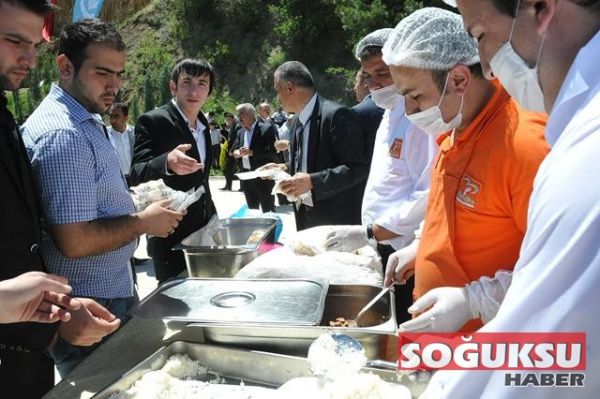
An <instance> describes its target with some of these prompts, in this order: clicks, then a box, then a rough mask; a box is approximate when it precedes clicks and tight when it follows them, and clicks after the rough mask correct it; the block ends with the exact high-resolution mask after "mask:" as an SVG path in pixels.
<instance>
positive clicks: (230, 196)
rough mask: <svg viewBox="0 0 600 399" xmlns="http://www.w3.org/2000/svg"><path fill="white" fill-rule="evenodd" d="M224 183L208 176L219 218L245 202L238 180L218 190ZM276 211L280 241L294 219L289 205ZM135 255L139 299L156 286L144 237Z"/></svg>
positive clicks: (290, 229) (222, 178)
mask: <svg viewBox="0 0 600 399" xmlns="http://www.w3.org/2000/svg"><path fill="white" fill-rule="evenodd" d="M224 185H225V178H224V177H220V176H213V177H211V178H210V190H211V192H212V196H213V201H214V203H215V206H216V207H217V213H218V214H219V218H221V219H223V218H226V217H228V216H230V215H231V214H233V213H235V212H236V211H237V210H238V209H240V207H242V206H243V205H244V204H245V203H246V201H245V199H244V194H243V193H242V192H239V191H237V189H238V188H239V182H238V181H234V183H233V189H234V190H236V191H220V190H219V188H220V187H223V186H224ZM276 211H277V213H278V214H279V215H280V216H281V218H282V220H283V232H282V233H281V237H280V241H282V240H285V237H286V236H287V235H289V234H290V233H293V232H295V231H296V222H295V221H294V214H293V211H292V207H291V206H290V205H286V206H277V207H276ZM135 256H136V258H138V259H143V260H144V262H143V263H142V264H140V265H137V266H136V274H137V281H138V294H139V296H140V299H141V298H144V297H145V296H146V295H148V294H149V293H150V292H152V291H153V290H154V289H155V288H156V286H157V282H156V279H155V278H154V269H153V266H152V260H151V259H150V258H149V257H148V253H147V252H146V239H145V237H142V240H141V241H140V245H139V247H138V249H137V250H136V252H135Z"/></svg>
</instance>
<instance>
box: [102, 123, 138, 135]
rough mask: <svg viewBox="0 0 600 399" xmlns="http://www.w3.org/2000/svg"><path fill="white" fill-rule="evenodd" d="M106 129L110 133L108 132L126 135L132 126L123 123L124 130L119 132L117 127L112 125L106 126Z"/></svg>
mask: <svg viewBox="0 0 600 399" xmlns="http://www.w3.org/2000/svg"><path fill="white" fill-rule="evenodd" d="M107 129H108V133H110V134H114V135H126V134H127V133H129V131H130V130H131V129H132V126H129V125H125V130H123V131H122V132H119V131H118V130H117V129H115V128H113V127H112V126H107Z"/></svg>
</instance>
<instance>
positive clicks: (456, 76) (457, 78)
mask: <svg viewBox="0 0 600 399" xmlns="http://www.w3.org/2000/svg"><path fill="white" fill-rule="evenodd" d="M469 83H471V71H469V67H468V66H466V65H457V66H455V67H454V68H452V69H451V70H450V76H449V77H448V85H449V86H451V87H452V90H453V92H454V94H456V95H459V96H464V95H465V94H466V93H467V87H469Z"/></svg>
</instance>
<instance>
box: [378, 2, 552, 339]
mask: <svg viewBox="0 0 600 399" xmlns="http://www.w3.org/2000/svg"><path fill="white" fill-rule="evenodd" d="M383 59H384V61H385V62H386V63H387V64H388V65H390V69H391V72H392V77H393V79H394V83H395V85H396V88H397V89H398V91H399V93H400V94H401V95H403V96H404V97H405V100H406V113H407V116H408V118H409V119H410V120H411V121H412V122H413V123H414V124H415V125H417V126H418V127H420V128H421V129H422V130H423V131H425V132H428V133H430V134H433V135H439V137H438V143H439V144H440V153H439V154H438V158H437V160H436V163H435V168H434V171H433V174H432V182H431V191H430V193H429V200H428V208H427V214H426V217H425V224H424V227H423V230H422V234H421V240H420V243H419V245H418V250H416V246H412V247H407V248H405V249H403V250H400V251H403V252H400V251H399V252H400V253H397V254H396V255H393V256H392V257H391V260H390V262H388V271H390V273H389V275H388V276H387V278H386V280H387V283H388V284H389V283H390V282H391V281H392V280H393V279H396V280H397V281H399V282H402V281H405V280H406V279H407V278H408V277H409V276H410V275H411V274H412V273H413V270H412V269H413V268H414V275H415V291H414V296H415V298H419V297H421V296H422V295H424V294H425V293H427V292H428V291H430V290H431V289H433V288H436V287H443V286H454V287H463V286H465V285H467V284H469V283H471V282H473V281H475V280H478V279H480V278H481V277H483V276H488V277H493V276H494V275H495V274H496V273H497V272H499V271H510V270H512V269H513V268H514V265H515V263H516V261H517V258H518V255H519V248H520V246H521V241H522V240H523V236H524V234H525V230H526V217H527V207H528V203H529V196H530V194H531V190H532V187H533V179H534V177H535V174H536V172H537V170H538V167H539V165H540V163H541V162H542V160H543V159H544V157H545V156H546V154H547V153H548V151H549V147H548V145H547V143H546V141H545V139H544V128H545V124H546V117H545V115H543V114H538V113H532V112H527V111H525V110H524V109H522V108H520V106H519V105H518V104H517V103H516V102H515V101H514V100H513V99H512V98H511V97H510V96H509V95H508V93H507V92H506V91H505V90H504V88H502V87H501V86H500V84H499V83H498V82H497V81H488V80H486V79H485V77H484V76H483V73H482V71H481V65H480V63H479V56H478V52H477V43H476V42H475V41H474V40H473V39H472V38H470V37H469V36H468V34H467V33H466V32H465V31H464V28H463V24H462V20H461V17H460V16H459V15H458V14H455V13H452V12H449V11H445V10H442V9H437V8H425V9H421V10H418V11H416V12H415V13H413V14H412V15H410V16H409V17H407V18H405V19H404V20H402V21H401V22H400V23H399V24H398V25H397V26H396V28H395V29H394V32H393V33H392V35H391V36H390V38H389V39H388V41H387V42H386V44H385V46H384V48H383ZM411 251H412V253H411ZM415 252H416V254H415ZM415 256H416V258H415ZM413 259H414V262H412V260H413ZM390 263H391V264H390ZM394 272H395V273H394ZM422 302H425V303H422ZM433 302H435V300H434V301H433ZM433 302H432V301H420V302H417V303H415V304H414V305H413V306H411V308H409V312H410V313H412V314H418V313H421V312H423V311H425V310H427V308H428V307H430V306H431V305H432V304H433ZM465 311H467V310H465ZM468 316H469V317H465V318H463V320H465V319H467V320H468V319H475V320H471V321H470V322H468V323H467V324H466V325H464V326H462V327H463V331H473V330H475V329H477V328H478V327H479V326H481V322H480V320H477V319H478V318H479V314H476V312H472V311H471V313H470V314H469V315H468ZM457 319H459V318H457ZM452 323H453V322H452V321H451V320H449V319H444V320H442V321H440V320H436V319H435V318H430V317H421V318H416V319H413V320H410V321H407V322H405V323H403V324H401V325H400V329H401V330H404V331H420V330H434V331H456V330H457V329H459V328H460V327H461V325H456V326H455V325H452ZM461 324H462V323H461Z"/></svg>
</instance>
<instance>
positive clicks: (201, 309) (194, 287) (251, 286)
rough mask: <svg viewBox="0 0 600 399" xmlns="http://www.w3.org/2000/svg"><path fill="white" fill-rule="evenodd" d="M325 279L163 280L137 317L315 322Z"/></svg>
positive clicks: (253, 322)
mask: <svg viewBox="0 0 600 399" xmlns="http://www.w3.org/2000/svg"><path fill="white" fill-rule="evenodd" d="M327 289H328V283H327V282H326V281H316V280H305V279H275V280H271V279H256V280H237V279H236V280H233V279H200V278H186V279H179V280H174V281H170V282H167V283H165V284H163V285H161V286H160V287H158V288H157V289H156V290H154V291H153V292H152V293H151V294H150V295H148V297H146V299H144V300H143V301H142V303H141V304H140V309H139V310H138V312H137V315H138V316H141V317H147V318H157V319H165V320H178V321H185V322H201V323H208V324H214V323H219V324H221V323H229V324H231V323H234V324H242V325H265V324H269V325H295V326H303V325H305V326H311V325H313V326H314V325H318V324H319V323H320V321H321V318H322V316H323V309H324V306H325V297H326V295H327Z"/></svg>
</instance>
